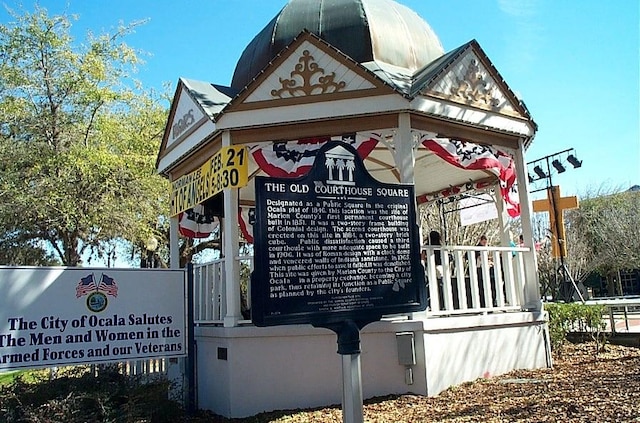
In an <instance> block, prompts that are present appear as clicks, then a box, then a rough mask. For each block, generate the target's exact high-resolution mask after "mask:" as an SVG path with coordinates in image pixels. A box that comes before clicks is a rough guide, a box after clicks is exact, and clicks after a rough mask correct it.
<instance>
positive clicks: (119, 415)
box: [0, 365, 183, 423]
mask: <svg viewBox="0 0 640 423" xmlns="http://www.w3.org/2000/svg"><path fill="white" fill-rule="evenodd" d="M88 369H89V367H87V366H76V367H69V368H65V369H64V370H62V371H58V372H57V374H56V375H55V376H54V377H53V378H50V377H49V373H48V372H40V373H36V376H35V380H34V381H25V378H24V377H23V375H19V376H17V377H16V379H14V381H13V382H11V383H10V384H7V385H5V386H2V387H0V421H2V422H7V423H13V422H20V423H31V422H34V423H35V422H65V423H75V422H78V423H79V422H140V421H145V422H159V423H160V422H174V421H177V420H178V419H179V418H180V416H182V415H183V412H182V410H181V407H180V405H179V404H178V403H177V402H175V401H172V400H170V399H169V398H168V393H169V382H168V381H167V380H166V379H162V378H157V379H155V380H150V381H148V380H145V381H144V382H143V381H142V380H141V379H140V378H138V377H131V376H126V375H123V374H121V373H120V371H119V369H118V368H117V366H115V365H113V366H101V367H100V369H99V372H98V374H97V375H94V374H93V373H92V372H90V371H88Z"/></svg>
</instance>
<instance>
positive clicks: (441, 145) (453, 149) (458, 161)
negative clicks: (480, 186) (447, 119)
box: [420, 138, 520, 217]
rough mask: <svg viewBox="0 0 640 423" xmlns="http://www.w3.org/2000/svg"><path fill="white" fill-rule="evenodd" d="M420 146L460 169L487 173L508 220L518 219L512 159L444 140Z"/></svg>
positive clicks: (430, 140) (425, 140)
mask: <svg viewBox="0 0 640 423" xmlns="http://www.w3.org/2000/svg"><path fill="white" fill-rule="evenodd" d="M420 142H421V144H422V145H423V146H424V147H425V148H427V149H429V150H431V151H433V152H434V153H436V154H437V155H438V157H440V158H441V159H443V160H445V161H447V162H448V163H450V164H452V165H454V166H456V167H459V168H461V169H469V170H488V171H489V172H491V173H493V174H494V175H496V176H497V177H498V179H499V180H500V194H501V195H502V198H503V199H504V202H505V204H506V207H507V212H508V213H509V216H511V217H518V216H520V201H519V199H518V192H517V188H516V172H515V165H514V163H513V159H512V158H511V156H509V155H508V154H505V153H503V152H501V151H499V150H497V149H495V148H492V147H489V146H485V145H479V144H474V143H470V142H464V141H458V140H452V139H448V138H423V139H421V140H420Z"/></svg>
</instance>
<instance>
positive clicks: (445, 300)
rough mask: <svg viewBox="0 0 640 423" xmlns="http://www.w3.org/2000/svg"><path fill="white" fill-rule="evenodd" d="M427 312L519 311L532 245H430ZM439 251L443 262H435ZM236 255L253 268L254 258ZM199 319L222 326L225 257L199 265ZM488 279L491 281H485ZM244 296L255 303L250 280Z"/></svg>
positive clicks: (196, 279)
mask: <svg viewBox="0 0 640 423" xmlns="http://www.w3.org/2000/svg"><path fill="white" fill-rule="evenodd" d="M423 250H424V251H425V252H426V255H425V256H426V257H425V264H426V266H425V269H426V270H425V272H426V283H427V288H428V291H427V292H428V297H429V299H428V307H429V308H428V309H427V315H429V316H433V317H436V316H440V315H455V314H469V313H485V312H488V311H520V310H521V309H522V307H523V304H524V299H523V298H524V287H525V283H526V281H525V273H524V253H526V252H528V251H529V249H528V248H518V247H466V246H425V247H424V248H423ZM436 254H440V255H441V257H442V264H441V265H436ZM236 260H238V261H240V262H241V263H244V266H246V267H247V268H248V270H249V271H251V270H252V269H253V257H252V256H241V257H236ZM193 270H194V284H195V286H194V297H195V298H194V321H195V323H196V324H198V325H206V324H213V325H221V324H222V323H223V320H224V317H225V315H226V312H227V305H226V288H225V266H224V259H216V260H213V261H211V262H208V263H205V264H198V265H194V267H193ZM484 281H489V283H484ZM245 282H246V283H247V287H246V291H245V293H246V295H245V299H246V301H247V307H248V308H251V303H250V298H251V292H250V289H251V284H250V283H249V281H248V280H247V281H245Z"/></svg>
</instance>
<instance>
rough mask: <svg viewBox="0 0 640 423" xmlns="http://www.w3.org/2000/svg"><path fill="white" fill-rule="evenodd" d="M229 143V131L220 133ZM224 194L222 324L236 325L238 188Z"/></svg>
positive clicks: (237, 315)
mask: <svg viewBox="0 0 640 423" xmlns="http://www.w3.org/2000/svg"><path fill="white" fill-rule="evenodd" d="M230 145H231V133H230V132H229V131H226V132H224V133H223V134H222V146H223V147H227V146H230ZM222 192H223V195H224V220H223V239H222V242H223V249H222V251H223V254H224V278H225V299H226V313H225V315H224V326H225V327H233V326H237V325H238V322H239V321H240V319H241V318H242V312H241V307H240V264H239V263H238V260H236V257H238V255H239V249H240V248H239V243H238V240H239V234H238V190H237V189H236V188H227V189H225V190H223V191H222Z"/></svg>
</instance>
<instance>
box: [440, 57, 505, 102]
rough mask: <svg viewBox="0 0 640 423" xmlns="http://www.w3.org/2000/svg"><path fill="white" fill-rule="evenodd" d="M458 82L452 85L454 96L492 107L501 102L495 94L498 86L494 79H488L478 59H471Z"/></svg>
mask: <svg viewBox="0 0 640 423" xmlns="http://www.w3.org/2000/svg"><path fill="white" fill-rule="evenodd" d="M456 82H457V84H454V85H453V86H452V87H451V96H452V97H454V98H459V99H461V100H463V101H465V102H471V103H472V104H473V103H475V104H483V105H486V106H490V107H497V106H498V105H499V104H500V100H499V99H498V98H496V96H495V90H496V88H495V87H494V86H493V84H492V81H490V80H486V74H485V72H483V70H482V69H480V66H479V65H478V61H477V60H476V59H473V60H471V61H470V63H469V66H467V69H466V72H465V74H464V76H463V78H457V81H456Z"/></svg>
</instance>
